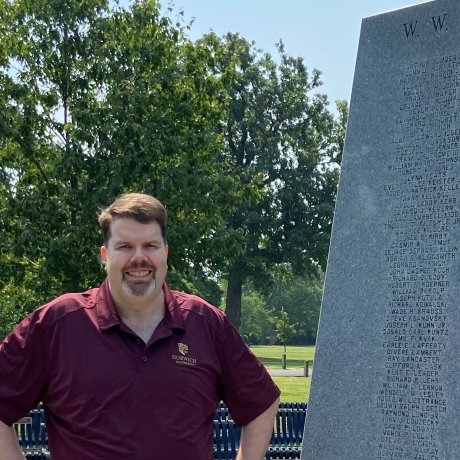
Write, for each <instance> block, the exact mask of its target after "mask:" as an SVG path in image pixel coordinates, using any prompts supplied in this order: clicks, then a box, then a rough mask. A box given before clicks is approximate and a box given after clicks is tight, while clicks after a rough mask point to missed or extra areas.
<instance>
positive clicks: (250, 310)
mask: <svg viewBox="0 0 460 460" xmlns="http://www.w3.org/2000/svg"><path fill="white" fill-rule="evenodd" d="M241 304H242V321H241V328H240V333H241V335H242V336H243V337H244V338H245V340H246V342H247V343H249V344H250V345H257V344H263V343H266V341H267V337H269V336H270V335H271V332H272V331H273V330H274V329H275V316H274V315H273V311H272V309H271V308H269V307H268V306H267V304H266V302H265V299H264V296H263V295H262V294H261V293H260V292H258V291H257V290H256V289H254V287H253V286H251V283H247V284H246V285H245V286H244V290H243V297H242V302H241Z"/></svg>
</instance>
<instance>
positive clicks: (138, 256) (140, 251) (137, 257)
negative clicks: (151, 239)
mask: <svg viewBox="0 0 460 460" xmlns="http://www.w3.org/2000/svg"><path fill="white" fill-rule="evenodd" d="M146 259H147V256H146V254H145V251H144V248H143V247H137V248H134V253H133V255H132V256H131V261H132V262H141V261H144V260H146Z"/></svg>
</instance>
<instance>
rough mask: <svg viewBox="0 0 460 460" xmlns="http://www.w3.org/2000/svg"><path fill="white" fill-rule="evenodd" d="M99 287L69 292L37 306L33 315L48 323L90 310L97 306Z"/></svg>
mask: <svg viewBox="0 0 460 460" xmlns="http://www.w3.org/2000/svg"><path fill="white" fill-rule="evenodd" d="M98 292H99V288H93V289H89V290H87V291H84V292H69V293H66V294H62V295H60V296H59V297H56V298H55V299H53V300H51V301H50V302H48V303H46V304H45V305H42V306H41V307H39V308H37V309H36V310H35V311H34V312H33V313H32V315H33V316H35V317H36V318H37V319H39V320H41V321H43V322H44V323H47V324H52V323H55V322H58V321H59V320H61V319H63V318H65V317H66V316H67V315H69V314H72V313H74V312H77V311H79V310H88V309H93V308H94V307H95V304H96V301H97V296H98Z"/></svg>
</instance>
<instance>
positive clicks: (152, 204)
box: [98, 193, 167, 244]
mask: <svg viewBox="0 0 460 460" xmlns="http://www.w3.org/2000/svg"><path fill="white" fill-rule="evenodd" d="M122 217H124V218H131V219H135V220H137V221H138V222H141V223H144V224H147V223H149V222H157V223H158V225H159V226H160V229H161V236H162V237H163V241H164V243H165V244H166V218H167V214H166V209H165V207H164V206H163V204H162V203H161V201H159V200H157V199H156V198H154V197H153V196H151V195H146V194H144V193H125V194H123V195H120V196H119V197H118V198H117V199H116V200H115V201H114V202H113V203H112V204H111V205H110V206H109V207H108V208H105V209H103V210H102V211H101V213H100V214H99V218H98V222H99V225H100V227H101V232H102V239H103V241H104V244H107V243H108V242H109V240H110V237H111V236H112V234H111V231H110V226H111V224H112V221H113V219H116V218H122Z"/></svg>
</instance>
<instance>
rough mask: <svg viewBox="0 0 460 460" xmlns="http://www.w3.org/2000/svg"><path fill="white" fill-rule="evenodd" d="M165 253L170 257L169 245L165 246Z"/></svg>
mask: <svg viewBox="0 0 460 460" xmlns="http://www.w3.org/2000/svg"><path fill="white" fill-rule="evenodd" d="M101 249H102V248H101ZM165 254H166V257H168V255H169V246H168V245H166V246H165Z"/></svg>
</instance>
